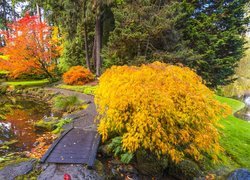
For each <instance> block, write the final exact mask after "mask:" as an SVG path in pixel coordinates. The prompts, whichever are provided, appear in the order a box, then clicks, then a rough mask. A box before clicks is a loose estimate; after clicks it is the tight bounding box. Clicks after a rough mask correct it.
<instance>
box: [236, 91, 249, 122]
mask: <svg viewBox="0 0 250 180" xmlns="http://www.w3.org/2000/svg"><path fill="white" fill-rule="evenodd" d="M243 101H244V103H245V105H246V106H245V107H244V108H243V109H241V110H239V111H238V112H236V113H235V116H236V117H238V118H240V119H243V120H246V121H248V122H250V96H244V98H243Z"/></svg>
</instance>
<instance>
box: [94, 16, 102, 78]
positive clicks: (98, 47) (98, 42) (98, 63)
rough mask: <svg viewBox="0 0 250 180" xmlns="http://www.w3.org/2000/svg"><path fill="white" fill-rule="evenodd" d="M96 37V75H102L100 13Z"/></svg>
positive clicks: (97, 17)
mask: <svg viewBox="0 0 250 180" xmlns="http://www.w3.org/2000/svg"><path fill="white" fill-rule="evenodd" d="M95 38H96V48H95V50H96V60H95V61H96V76H100V75H101V72H100V70H101V43H102V42H101V39H102V37H101V15H100V13H98V14H97V16H96V24H95Z"/></svg>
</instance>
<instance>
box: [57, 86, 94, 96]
mask: <svg viewBox="0 0 250 180" xmlns="http://www.w3.org/2000/svg"><path fill="white" fill-rule="evenodd" d="M57 87H58V88H61V89H68V90H72V91H77V92H81V93H84V94H90V95H93V94H94V93H95V90H96V88H97V86H88V85H85V86H84V85H83V86H72V85H65V84H61V85H58V86H57Z"/></svg>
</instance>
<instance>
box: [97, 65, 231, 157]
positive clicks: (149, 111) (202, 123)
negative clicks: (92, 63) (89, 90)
mask: <svg viewBox="0 0 250 180" xmlns="http://www.w3.org/2000/svg"><path fill="white" fill-rule="evenodd" d="M95 102H96V104H97V109H98V113H99V116H98V118H99V120H100V124H99V126H98V131H99V133H100V134H101V135H102V139H103V141H105V140H107V139H108V138H112V137H111V135H114V134H115V135H118V136H121V137H122V144H123V149H124V150H125V151H128V152H135V151H137V150H138V149H140V148H143V149H146V150H150V151H151V152H153V153H155V154H156V155H157V156H158V157H161V156H165V155H167V156H169V157H170V158H171V159H172V160H173V161H175V162H178V161H180V160H181V159H182V158H183V157H184V156H185V155H190V156H192V157H193V158H195V159H196V160H199V159H201V158H202V154H203V153H204V152H206V153H209V154H211V155H213V157H216V154H218V152H219V150H220V145H219V142H218V139H219V134H218V131H217V129H216V124H217V120H219V119H220V118H221V117H224V116H227V115H228V114H229V113H230V109H229V107H227V106H225V105H222V104H220V103H219V102H218V101H216V100H215V99H214V93H213V92H212V91H211V90H209V89H208V88H207V87H206V86H205V85H203V84H202V80H201V78H200V77H199V76H198V75H196V73H195V72H193V71H191V70H190V69H189V68H186V67H178V66H173V65H167V64H164V63H160V62H154V63H152V64H149V65H142V66H141V67H134V66H131V67H129V66H114V67H112V68H111V69H108V70H107V71H106V72H105V73H104V74H103V75H102V76H101V78H100V84H99V87H98V88H97V90H96V93H95Z"/></svg>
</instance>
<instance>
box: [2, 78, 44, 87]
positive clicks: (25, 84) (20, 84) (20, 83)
mask: <svg viewBox="0 0 250 180" xmlns="http://www.w3.org/2000/svg"><path fill="white" fill-rule="evenodd" d="M48 83H49V80H48V79H43V80H33V81H13V82H5V84H7V85H9V86H12V87H14V88H17V87H33V86H43V85H46V84H48Z"/></svg>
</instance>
